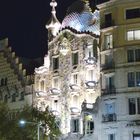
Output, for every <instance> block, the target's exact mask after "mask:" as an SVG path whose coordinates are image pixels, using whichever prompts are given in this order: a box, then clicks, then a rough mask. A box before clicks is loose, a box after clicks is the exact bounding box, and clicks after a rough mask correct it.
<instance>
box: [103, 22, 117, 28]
mask: <svg viewBox="0 0 140 140" xmlns="http://www.w3.org/2000/svg"><path fill="white" fill-rule="evenodd" d="M111 26H115V22H114V20H110V21H107V22H104V23H102V24H101V29H103V28H108V27H111Z"/></svg>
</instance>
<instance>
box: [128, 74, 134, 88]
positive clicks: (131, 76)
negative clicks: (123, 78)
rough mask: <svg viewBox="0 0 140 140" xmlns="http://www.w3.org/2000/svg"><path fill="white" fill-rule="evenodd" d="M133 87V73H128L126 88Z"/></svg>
mask: <svg viewBox="0 0 140 140" xmlns="http://www.w3.org/2000/svg"><path fill="white" fill-rule="evenodd" d="M134 86H135V75H134V72H129V73H128V87H134Z"/></svg>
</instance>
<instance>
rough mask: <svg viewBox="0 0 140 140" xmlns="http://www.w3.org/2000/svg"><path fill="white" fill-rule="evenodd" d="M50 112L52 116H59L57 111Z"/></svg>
mask: <svg viewBox="0 0 140 140" xmlns="http://www.w3.org/2000/svg"><path fill="white" fill-rule="evenodd" d="M51 112H52V114H53V115H54V116H59V115H60V113H59V112H58V111H57V110H52V111H51Z"/></svg>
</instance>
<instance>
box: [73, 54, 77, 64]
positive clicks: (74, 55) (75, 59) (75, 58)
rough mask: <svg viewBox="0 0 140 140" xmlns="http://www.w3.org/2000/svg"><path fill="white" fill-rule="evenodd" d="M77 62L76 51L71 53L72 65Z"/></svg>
mask: <svg viewBox="0 0 140 140" xmlns="http://www.w3.org/2000/svg"><path fill="white" fill-rule="evenodd" d="M77 64H78V52H76V53H73V54H72V65H77Z"/></svg>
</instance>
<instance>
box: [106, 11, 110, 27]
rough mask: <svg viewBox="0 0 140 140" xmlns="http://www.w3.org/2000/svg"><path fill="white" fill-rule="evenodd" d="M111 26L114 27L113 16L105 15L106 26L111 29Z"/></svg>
mask: <svg viewBox="0 0 140 140" xmlns="http://www.w3.org/2000/svg"><path fill="white" fill-rule="evenodd" d="M111 25H112V14H111V13H109V14H106V15H105V26H106V27H109V26H111Z"/></svg>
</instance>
